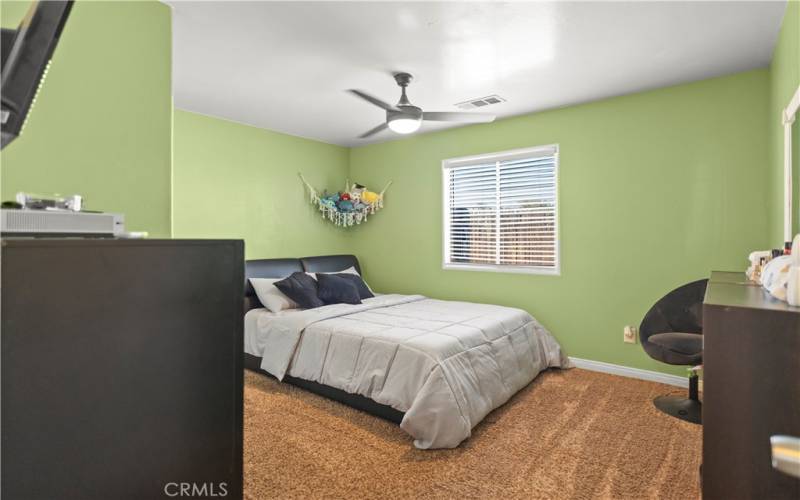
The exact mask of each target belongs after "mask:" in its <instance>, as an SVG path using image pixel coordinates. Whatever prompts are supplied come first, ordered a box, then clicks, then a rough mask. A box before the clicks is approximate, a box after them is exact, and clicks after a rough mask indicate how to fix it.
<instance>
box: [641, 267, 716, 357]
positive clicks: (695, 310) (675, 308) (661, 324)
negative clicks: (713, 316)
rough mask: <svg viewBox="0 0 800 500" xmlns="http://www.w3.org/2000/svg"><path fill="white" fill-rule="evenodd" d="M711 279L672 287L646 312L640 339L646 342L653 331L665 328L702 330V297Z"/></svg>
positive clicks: (695, 331) (661, 330)
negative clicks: (672, 288)
mask: <svg viewBox="0 0 800 500" xmlns="http://www.w3.org/2000/svg"><path fill="white" fill-rule="evenodd" d="M706 286H708V279H702V280H697V281H693V282H691V283H688V284H686V285H683V286H681V287H678V288H676V289H675V290H672V291H671V292H669V293H668V294H666V295H665V296H663V297H662V298H661V299H659V301H658V302H656V303H655V304H653V307H651V308H650V310H649V311H647V314H645V315H644V319H643V320H642V324H641V325H639V340H640V341H641V343H642V345H647V342H648V341H647V339H648V338H649V337H650V336H651V335H655V334H657V333H665V332H683V333H700V334H702V333H703V298H704V297H705V295H706Z"/></svg>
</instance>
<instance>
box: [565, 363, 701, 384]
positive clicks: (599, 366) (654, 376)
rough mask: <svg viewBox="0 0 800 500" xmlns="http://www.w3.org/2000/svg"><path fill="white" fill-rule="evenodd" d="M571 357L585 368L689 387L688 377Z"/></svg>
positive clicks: (576, 364) (580, 366)
mask: <svg viewBox="0 0 800 500" xmlns="http://www.w3.org/2000/svg"><path fill="white" fill-rule="evenodd" d="M569 359H570V361H572V364H574V365H575V367H576V368H582V369H584V370H590V371H593V372H602V373H610V374H611V375H620V376H622V377H630V378H638V379H640V380H649V381H650V382H659V383H661V384H667V385H674V386H677V387H689V379H688V378H687V377H681V376H678V375H668V374H666V373H660V372H653V371H650V370H641V369H639V368H629V367H627V366H622V365H612V364H611V363H603V362H602V361H592V360H591V359H581V358H573V357H570V358H569Z"/></svg>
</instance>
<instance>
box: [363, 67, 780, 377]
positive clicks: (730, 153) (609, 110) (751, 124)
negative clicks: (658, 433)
mask: <svg viewBox="0 0 800 500" xmlns="http://www.w3.org/2000/svg"><path fill="white" fill-rule="evenodd" d="M768 91H769V76H768V73H767V71H766V70H756V71H750V72H746V73H740V74H737V75H733V76H729V77H724V78H717V79H713V80H706V81H701V82H696V83H691V84H688V85H681V86H676V87H670V88H665V89H660V90H656V91H651V92H645V93H640V94H634V95H628V96H624V97H618V98H614V99H608V100H604V101H598V102H594V103H590V104H585V105H580V106H574V107H568V108H562V109H557V110H553V111H547V112H542V113H536V114H531V115H525V116H521V117H517V118H511V119H505V120H500V121H498V122H495V123H492V124H487V125H477V126H469V127H464V128H458V129H453V130H446V131H441V132H436V133H430V134H423V135H418V136H414V137H410V138H407V139H403V140H398V141H392V142H387V143H382V144H377V145H369V146H364V147H359V148H355V149H352V150H351V161H350V177H351V178H353V179H354V180H355V181H357V182H360V183H362V184H369V185H381V184H382V183H383V182H385V181H386V180H388V179H392V180H394V184H393V185H392V187H391V189H390V190H389V192H388V194H387V204H386V208H385V209H384V210H383V212H381V213H380V214H379V215H378V216H376V218H375V219H374V220H372V221H370V223H368V224H366V225H364V226H362V227H359V228H358V229H357V233H358V234H357V236H356V241H357V242H358V244H354V245H353V246H352V250H353V251H354V252H355V253H356V254H357V255H358V256H359V258H360V259H361V261H362V263H363V265H364V267H365V269H366V270H367V271H368V272H369V281H370V285H371V286H373V287H374V288H376V289H377V290H378V291H382V292H387V291H395V292H399V293H422V294H426V295H429V296H432V297H439V298H445V299H461V300H468V301H477V302H492V303H498V304H503V305H508V306H514V307H520V308H523V309H525V310H527V311H529V312H531V313H532V314H533V315H534V316H536V317H537V318H538V319H539V320H540V321H541V322H542V323H543V324H544V325H545V326H546V327H547V328H549V329H550V330H551V331H552V332H553V334H554V335H555V336H556V338H558V340H559V341H560V342H561V343H562V345H563V346H564V347H565V348H566V351H567V353H568V354H569V355H570V356H577V357H581V358H588V359H593V360H598V361H605V362H609V363H616V364H621V365H627V366H632V367H638V368H644V369H650V370H660V371H671V372H673V373H681V372H682V370H681V369H678V368H669V367H666V366H665V365H662V364H660V363H657V362H655V361H653V360H651V359H650V358H649V357H647V355H645V354H644V352H643V351H642V348H641V346H640V345H639V344H636V345H631V344H624V343H623V342H622V330H623V327H624V325H627V324H631V325H637V326H638V324H639V321H640V320H641V318H642V316H643V315H644V314H645V312H646V311H647V309H648V308H649V307H650V305H652V304H653V303H654V302H655V301H656V300H657V299H658V298H660V297H661V296H662V295H664V294H665V293H666V292H668V291H669V290H671V289H673V288H675V287H677V286H679V285H681V284H683V283H686V282H688V281H691V280H695V279H699V278H703V277H706V276H708V274H709V271H711V270H712V269H723V270H725V269H733V270H736V269H744V267H745V266H746V264H747V261H746V258H747V254H748V253H749V252H750V251H752V250H753V249H757V248H764V247H766V246H767V241H768V229H767V228H766V227H765V226H764V220H765V217H766V216H767V208H766V205H767V190H768V188H767V186H765V184H764V183H763V182H762V181H761V177H762V176H763V172H764V170H765V167H764V163H765V157H766V151H767V144H768V140H769V137H768V133H767V109H768V99H769V95H768ZM553 143H557V144H559V145H560V173H559V197H560V199H559V202H560V207H559V209H560V226H561V234H560V236H561V258H562V263H561V269H562V273H561V275H560V276H543V275H528V274H510V273H492V272H470V271H444V270H442V265H441V262H442V198H441V193H442V186H441V161H442V160H443V159H445V158H451V157H458V156H464V155H471V154H478V153H488V152H493V151H503V150H508V149H514V148H522V147H528V146H536V145H545V144H553Z"/></svg>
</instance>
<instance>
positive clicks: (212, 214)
mask: <svg viewBox="0 0 800 500" xmlns="http://www.w3.org/2000/svg"><path fill="white" fill-rule="evenodd" d="M174 145H175V155H174V164H173V170H174V172H173V176H174V189H173V199H174V211H173V231H174V235H175V237H177V238H193V237H202V238H244V240H245V253H246V256H247V258H249V259H254V258H269V257H301V256H305V255H319V254H326V253H345V252H348V251H349V250H350V248H349V247H348V245H347V243H348V236H347V235H348V231H342V230H341V229H339V228H336V227H334V226H333V225H332V224H330V223H328V222H326V221H325V220H323V219H322V218H321V217H320V215H319V213H318V212H317V211H316V210H315V209H314V207H313V206H312V205H310V204H309V203H308V198H307V197H306V196H305V193H304V188H303V184H302V183H301V181H300V178H299V176H298V173H299V172H302V173H303V175H304V176H305V178H306V179H307V180H308V181H309V182H310V183H311V184H312V185H314V186H316V187H317V188H319V189H322V188H326V187H328V188H339V189H342V188H343V187H344V183H345V179H346V177H347V167H348V151H347V148H343V147H340V146H331V145H329V144H323V143H321V142H316V141H311V140H308V139H301V138H299V137H293V136H290V135H285V134H279V133H277V132H270V131H268V130H263V129H259V128H255V127H250V126H247V125H241V124H239V123H234V122H230V121H225V120H220V119H217V118H210V117H207V116H203V115H198V114H194V113H189V112H186V111H180V110H176V111H175V128H174Z"/></svg>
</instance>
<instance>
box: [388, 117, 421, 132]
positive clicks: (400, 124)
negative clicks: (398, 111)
mask: <svg viewBox="0 0 800 500" xmlns="http://www.w3.org/2000/svg"><path fill="white" fill-rule="evenodd" d="M388 125H389V129H390V130H391V131H392V132H397V133H398V134H413V133H414V132H416V131H417V130H419V127H420V126H421V125H422V117H420V118H411V117H408V116H398V117H393V118H389V123H388Z"/></svg>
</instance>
